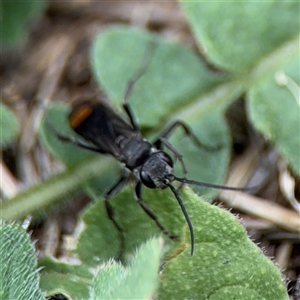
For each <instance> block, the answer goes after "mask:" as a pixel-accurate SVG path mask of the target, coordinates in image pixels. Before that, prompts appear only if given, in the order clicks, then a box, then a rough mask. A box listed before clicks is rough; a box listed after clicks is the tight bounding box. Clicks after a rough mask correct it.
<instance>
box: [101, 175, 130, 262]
mask: <svg viewBox="0 0 300 300" xmlns="http://www.w3.org/2000/svg"><path fill="white" fill-rule="evenodd" d="M127 179H128V173H126V174H124V175H123V176H122V177H121V178H120V179H119V181H118V182H117V183H116V184H115V185H114V186H113V187H112V188H111V189H110V190H109V191H108V192H107V193H106V194H105V195H104V203H105V209H106V213H107V216H108V218H109V219H110V220H111V221H112V222H113V224H114V226H115V228H116V230H117V232H118V235H119V239H120V250H119V253H118V255H117V257H116V259H117V260H121V258H122V255H123V252H124V249H125V237H124V231H123V228H122V227H121V225H120V224H119V223H118V222H117V220H116V219H115V212H114V209H113V207H112V205H111V204H110V202H109V200H110V198H111V197H112V196H113V195H115V194H116V193H117V192H118V191H119V190H120V189H121V188H122V187H123V186H124V185H125V184H126V181H127Z"/></svg>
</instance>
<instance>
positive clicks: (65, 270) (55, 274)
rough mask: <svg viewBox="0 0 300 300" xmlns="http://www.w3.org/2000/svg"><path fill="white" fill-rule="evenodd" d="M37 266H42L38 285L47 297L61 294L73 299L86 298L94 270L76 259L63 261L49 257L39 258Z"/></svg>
mask: <svg viewBox="0 0 300 300" xmlns="http://www.w3.org/2000/svg"><path fill="white" fill-rule="evenodd" d="M39 266H40V267H41V268H42V271H41V283H40V287H41V288H42V289H43V290H45V291H47V297H51V296H54V295H56V294H63V295H65V296H68V297H69V298H70V299H74V300H77V299H88V297H89V293H90V291H89V288H90V286H91V284H92V281H93V277H94V275H93V273H94V272H95V270H93V269H92V268H90V267H88V266H87V265H86V264H81V263H80V262H78V260H77V261H76V260H75V263H63V262H60V261H57V260H55V259H54V258H50V257H45V258H43V259H41V260H40V261H39Z"/></svg>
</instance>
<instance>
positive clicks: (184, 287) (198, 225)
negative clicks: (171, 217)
mask: <svg viewBox="0 0 300 300" xmlns="http://www.w3.org/2000/svg"><path fill="white" fill-rule="evenodd" d="M183 198H184V200H185V205H186V207H187V210H188V212H189V214H190V218H191V220H192V222H193V226H194V228H195V243H196V244H195V253H194V255H193V256H190V251H189V249H186V250H184V251H183V252H182V253H180V254H179V255H177V256H175V257H173V258H172V259H171V260H169V261H168V263H167V264H166V265H165V268H164V272H163V280H162V282H161V286H160V291H159V296H158V298H159V299H162V300H163V299H199V300H200V299H220V300H221V299H270V300H273V299H289V298H288V295H287V292H286V288H285V286H284V284H283V283H282V279H281V274H280V271H279V270H278V269H277V268H276V267H275V265H274V264H273V263H272V262H271V261H270V260H269V259H268V258H267V257H265V256H264V255H263V253H261V250H260V249H259V248H258V247H257V246H256V245H255V244H254V243H253V242H252V241H251V240H250V239H249V238H248V237H247V234H246V231H245V229H244V228H243V226H242V225H241V224H239V222H238V221H237V220H236V218H235V217H234V216H233V215H232V214H230V213H229V212H228V211H225V210H223V209H220V208H218V207H215V206H212V205H209V204H207V203H205V202H203V201H201V199H199V198H198V197H197V196H196V195H195V194H192V193H191V192H189V191H185V193H184V196H183ZM231 291H232V293H231ZM234 296H236V298H234Z"/></svg>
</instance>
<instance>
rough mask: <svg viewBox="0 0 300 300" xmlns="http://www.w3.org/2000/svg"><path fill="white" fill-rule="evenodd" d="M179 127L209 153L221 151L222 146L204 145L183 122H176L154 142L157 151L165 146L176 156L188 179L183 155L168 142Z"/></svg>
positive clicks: (184, 175)
mask: <svg viewBox="0 0 300 300" xmlns="http://www.w3.org/2000/svg"><path fill="white" fill-rule="evenodd" d="M178 127H181V128H182V129H183V131H184V132H185V134H186V135H187V136H188V137H189V138H190V139H191V140H192V142H193V143H194V144H195V145H196V146H197V147H198V148H204V149H205V150H207V151H216V150H219V149H220V146H218V147H210V146H207V145H204V144H203V143H202V142H201V141H200V140H199V139H198V138H197V136H196V135H195V134H194V133H193V131H192V130H191V128H190V127H189V126H188V125H187V124H185V123H184V122H182V121H176V122H174V123H173V124H171V126H170V127H169V128H167V129H166V130H165V132H163V134H162V135H161V136H160V137H159V138H158V139H157V140H156V141H155V142H154V145H155V146H156V147H157V149H161V150H162V148H163V146H165V147H167V148H168V149H169V150H170V151H171V152H172V153H173V154H174V156H175V157H176V158H177V159H178V160H179V162H180V164H181V168H182V172H183V177H184V178H186V176H187V173H188V171H187V167H186V164H185V162H184V160H183V155H182V154H181V153H180V152H179V151H178V150H177V149H175V148H174V147H173V146H172V145H171V144H170V143H169V142H168V140H167V139H168V137H169V136H170V135H171V134H172V133H173V132H174V130H175V129H177V128H178ZM182 186H183V184H181V185H180V187H179V189H181V188H182Z"/></svg>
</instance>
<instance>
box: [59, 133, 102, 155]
mask: <svg viewBox="0 0 300 300" xmlns="http://www.w3.org/2000/svg"><path fill="white" fill-rule="evenodd" d="M55 134H56V136H57V137H58V139H60V140H61V141H63V142H67V143H70V144H73V145H75V146H77V147H80V148H83V149H86V150H90V151H93V152H97V153H103V152H102V151H100V150H99V148H97V147H96V146H91V145H90V144H88V143H85V142H83V141H80V140H76V139H75V138H74V137H71V136H67V135H62V134H60V133H58V132H56V133H55Z"/></svg>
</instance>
